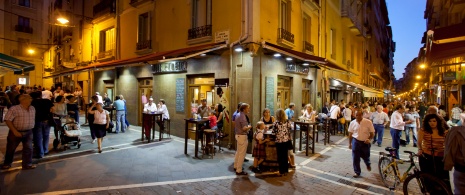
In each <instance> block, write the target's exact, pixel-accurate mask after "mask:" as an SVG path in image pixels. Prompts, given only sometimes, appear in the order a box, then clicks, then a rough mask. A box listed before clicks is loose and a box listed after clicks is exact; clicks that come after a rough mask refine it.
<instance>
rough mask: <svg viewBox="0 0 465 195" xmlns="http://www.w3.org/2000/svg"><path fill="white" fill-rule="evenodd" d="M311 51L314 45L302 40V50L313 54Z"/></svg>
mask: <svg viewBox="0 0 465 195" xmlns="http://www.w3.org/2000/svg"><path fill="white" fill-rule="evenodd" d="M313 51H314V47H313V44H311V43H309V42H307V41H304V52H309V53H311V54H313Z"/></svg>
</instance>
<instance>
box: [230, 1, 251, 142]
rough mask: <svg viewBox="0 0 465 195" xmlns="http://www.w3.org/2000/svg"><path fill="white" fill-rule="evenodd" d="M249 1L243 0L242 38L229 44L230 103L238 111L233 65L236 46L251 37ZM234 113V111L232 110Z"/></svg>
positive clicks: (232, 130)
mask: <svg viewBox="0 0 465 195" xmlns="http://www.w3.org/2000/svg"><path fill="white" fill-rule="evenodd" d="M248 3H249V2H248V0H241V8H242V9H241V10H242V14H241V36H240V37H239V39H238V40H236V41H234V42H232V43H230V44H229V65H230V71H229V78H230V79H231V80H230V81H229V82H230V83H232V84H230V86H231V87H232V88H233V90H234V93H233V90H231V91H230V93H229V102H230V103H232V105H231V106H230V107H231V109H236V105H237V100H236V99H235V100H234V101H232V97H236V94H237V87H236V69H235V67H234V65H233V47H234V45H236V44H238V43H241V42H242V41H245V40H247V38H248V37H249V5H248ZM231 111H233V110H231ZM229 129H230V130H231V133H230V135H232V132H234V129H232V123H230V124H229ZM232 137H233V136H229V142H228V148H231V146H232Z"/></svg>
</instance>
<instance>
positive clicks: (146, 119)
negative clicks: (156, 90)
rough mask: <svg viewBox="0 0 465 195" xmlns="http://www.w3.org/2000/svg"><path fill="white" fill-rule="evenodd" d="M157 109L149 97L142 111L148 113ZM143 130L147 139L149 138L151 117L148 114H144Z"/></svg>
mask: <svg viewBox="0 0 465 195" xmlns="http://www.w3.org/2000/svg"><path fill="white" fill-rule="evenodd" d="M156 111H157V105H155V104H154V103H153V98H152V97H150V98H149V103H147V104H145V105H144V113H147V114H150V113H154V112H156ZM142 120H144V132H145V137H146V138H147V140H150V131H151V129H152V117H151V116H149V115H144V118H143V119H142Z"/></svg>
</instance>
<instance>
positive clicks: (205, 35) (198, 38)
mask: <svg viewBox="0 0 465 195" xmlns="http://www.w3.org/2000/svg"><path fill="white" fill-rule="evenodd" d="M211 40H212V25H205V26H199V27H195V28H191V29H189V30H188V31H187V43H188V44H197V43H202V42H208V41H211Z"/></svg>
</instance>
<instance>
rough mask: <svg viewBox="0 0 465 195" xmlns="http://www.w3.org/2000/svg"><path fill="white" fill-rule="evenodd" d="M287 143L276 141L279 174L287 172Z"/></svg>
mask: <svg viewBox="0 0 465 195" xmlns="http://www.w3.org/2000/svg"><path fill="white" fill-rule="evenodd" d="M288 150H289V148H288V145H287V143H276V153H277V154H278V164H279V174H284V173H288V172H289V163H288V161H287V156H288V154H287V153H288V152H289V151H288Z"/></svg>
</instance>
